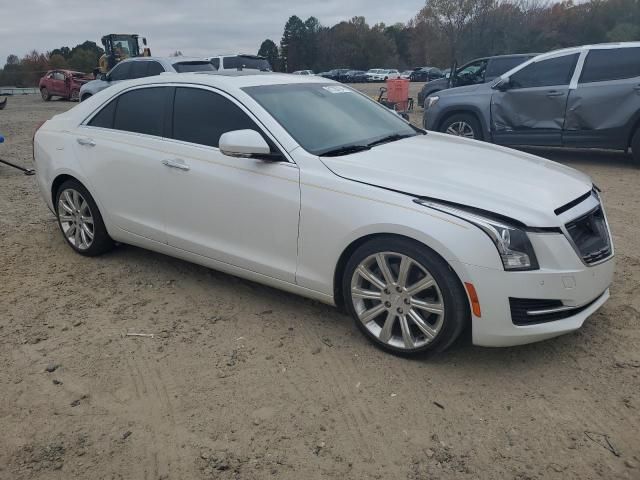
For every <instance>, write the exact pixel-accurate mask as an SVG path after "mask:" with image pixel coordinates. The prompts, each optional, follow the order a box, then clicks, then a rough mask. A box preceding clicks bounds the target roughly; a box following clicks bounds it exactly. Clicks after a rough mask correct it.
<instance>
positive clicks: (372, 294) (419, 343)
mask: <svg viewBox="0 0 640 480" xmlns="http://www.w3.org/2000/svg"><path fill="white" fill-rule="evenodd" d="M342 291H343V294H344V300H345V305H346V306H347V309H348V310H349V312H350V313H351V315H352V316H353V318H354V320H355V322H356V325H357V326H358V328H359V329H360V330H361V331H362V332H363V333H364V334H365V335H366V336H367V337H368V338H369V339H370V340H371V341H372V342H373V343H374V344H376V345H377V346H379V347H380V348H382V349H384V350H387V351H390V352H392V353H396V354H399V355H405V356H411V355H417V354H421V353H424V352H427V351H430V350H437V351H441V350H444V349H445V348H447V347H448V346H449V345H450V344H451V343H452V342H453V341H454V340H455V339H456V338H457V337H458V336H459V335H460V332H461V331H462V328H463V326H464V325H465V323H466V322H467V321H468V318H469V306H468V302H467V298H466V294H465V293H464V290H463V288H462V285H461V284H460V282H459V280H458V278H457V276H456V275H455V273H454V272H453V270H452V269H451V268H450V267H449V265H448V264H447V263H446V262H445V261H444V260H443V259H442V258H441V257H440V256H439V255H437V254H436V253H435V252H433V251H432V250H430V249H428V248H427V247H424V246H423V245H420V244H418V243H417V242H413V241H411V240H408V239H404V238H397V237H379V238H376V239H374V240H372V241H370V242H367V243H366V244H364V245H362V246H361V247H360V248H358V249H357V250H356V251H355V253H354V254H353V255H352V257H351V258H350V259H349V261H348V263H347V265H346V268H345V273H344V278H343V281H342Z"/></svg>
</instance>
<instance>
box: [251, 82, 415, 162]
mask: <svg viewBox="0 0 640 480" xmlns="http://www.w3.org/2000/svg"><path fill="white" fill-rule="evenodd" d="M243 90H244V91H245V92H246V93H248V94H249V95H250V96H251V97H252V98H253V99H254V100H255V101H257V102H258V103H259V104H260V105H262V107H263V108H264V109H265V110H267V111H268V112H269V113H270V114H271V116H273V117H274V118H275V119H276V120H277V121H278V122H279V123H280V125H282V127H283V128H284V129H285V130H287V132H289V134H290V135H291V136H292V137H293V138H294V139H295V140H296V141H297V142H298V143H299V144H300V145H301V146H302V147H303V148H304V149H305V150H307V151H308V152H310V153H313V154H314V155H339V154H341V153H343V154H347V153H353V152H355V151H358V150H364V149H367V148H370V147H372V146H373V144H379V143H384V142H385V141H393V140H399V139H401V138H405V137H410V136H414V135H416V130H415V129H413V128H412V127H411V126H410V125H409V124H408V123H406V122H405V121H404V120H403V119H402V118H400V117H399V116H398V115H396V114H395V113H393V112H391V110H388V109H386V108H384V107H382V106H380V105H379V104H377V103H376V102H374V101H373V100H371V99H369V98H367V97H365V96H364V95H361V94H360V93H357V92H355V91H354V90H352V89H350V88H348V87H345V86H342V85H335V84H322V83H312V84H287V85H265V86H259V87H246V88H244V89H243Z"/></svg>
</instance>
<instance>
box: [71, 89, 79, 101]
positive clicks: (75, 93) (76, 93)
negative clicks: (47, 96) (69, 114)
mask: <svg viewBox="0 0 640 480" xmlns="http://www.w3.org/2000/svg"><path fill="white" fill-rule="evenodd" d="M69 100H70V101H72V102H79V101H80V90H73V91H72V92H71V96H70V97H69Z"/></svg>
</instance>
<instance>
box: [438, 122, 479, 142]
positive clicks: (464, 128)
mask: <svg viewBox="0 0 640 480" xmlns="http://www.w3.org/2000/svg"><path fill="white" fill-rule="evenodd" d="M445 132H446V133H448V134H449V135H455V136H457V137H465V138H472V139H473V138H476V135H475V132H474V131H473V127H472V126H471V125H469V124H468V123H467V122H463V121H458V122H453V123H452V124H451V125H449V126H448V127H447V129H446V130H445Z"/></svg>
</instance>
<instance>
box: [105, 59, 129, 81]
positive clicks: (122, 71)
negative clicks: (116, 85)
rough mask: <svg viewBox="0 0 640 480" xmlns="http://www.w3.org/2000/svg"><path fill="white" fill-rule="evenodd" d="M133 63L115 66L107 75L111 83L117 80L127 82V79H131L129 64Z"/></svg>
mask: <svg viewBox="0 0 640 480" xmlns="http://www.w3.org/2000/svg"><path fill="white" fill-rule="evenodd" d="M132 63H134V62H125V63H121V64H120V65H116V66H115V67H114V68H113V70H111V73H110V74H109V77H111V80H112V81H117V80H127V79H129V78H131V76H130V75H131V73H130V72H131V64H132Z"/></svg>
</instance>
